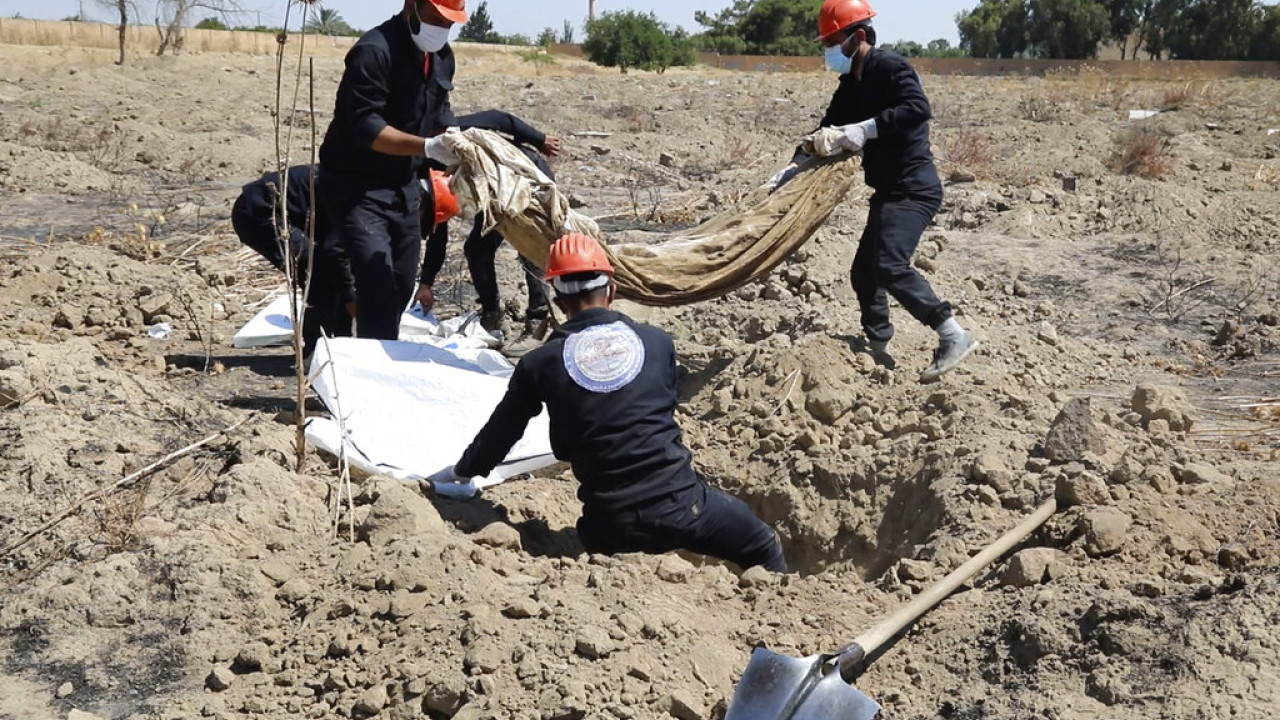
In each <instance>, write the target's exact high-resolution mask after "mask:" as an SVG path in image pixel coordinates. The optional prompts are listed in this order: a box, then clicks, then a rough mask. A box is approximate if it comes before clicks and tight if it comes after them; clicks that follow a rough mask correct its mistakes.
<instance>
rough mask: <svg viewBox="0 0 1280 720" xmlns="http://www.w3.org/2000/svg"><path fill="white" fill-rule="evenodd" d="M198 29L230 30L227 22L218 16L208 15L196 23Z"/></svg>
mask: <svg viewBox="0 0 1280 720" xmlns="http://www.w3.org/2000/svg"><path fill="white" fill-rule="evenodd" d="M196 29H197V30H230V29H231V28H229V27H227V24H226V23H224V22H222V21H221V20H219V19H218V18H216V17H207V18H205V19H203V20H201V21H200V22H198V23H196Z"/></svg>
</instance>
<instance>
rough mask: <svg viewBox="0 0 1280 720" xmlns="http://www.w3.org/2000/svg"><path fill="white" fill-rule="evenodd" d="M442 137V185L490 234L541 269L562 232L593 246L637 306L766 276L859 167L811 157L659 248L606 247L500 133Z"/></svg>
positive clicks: (821, 217) (715, 291)
mask: <svg viewBox="0 0 1280 720" xmlns="http://www.w3.org/2000/svg"><path fill="white" fill-rule="evenodd" d="M444 139H445V144H446V145H447V146H448V147H449V148H450V149H452V150H453V152H454V154H455V155H457V156H458V158H459V160H460V163H461V166H460V168H459V169H458V171H457V173H455V175H454V179H453V181H452V187H453V190H454V192H455V193H457V195H458V199H459V201H460V203H461V205H462V207H463V209H464V211H466V212H468V213H476V212H483V213H485V217H486V219H487V224H488V225H489V226H490V228H494V229H497V230H498V232H500V233H502V236H503V237H505V238H506V239H507V242H509V243H511V245H512V246H513V247H514V248H515V249H516V251H517V252H519V253H520V254H521V255H523V256H525V257H526V258H528V259H529V260H531V261H533V262H534V264H536V265H538V267H545V265H546V259H547V251H548V249H549V248H550V247H551V243H553V242H555V240H556V239H557V238H559V237H560V236H561V235H563V234H564V233H566V232H582V233H586V234H588V235H591V236H592V237H595V238H598V239H600V240H601V241H602V243H603V244H604V245H605V247H606V249H607V250H608V252H609V254H610V260H611V261H612V262H613V266H614V272H615V277H616V279H617V282H618V293H619V295H621V296H622V297H625V298H627V299H629V300H633V301H635V302H638V303H642V304H645V305H684V304H687V303H693V302H698V301H701V300H710V299H712V298H716V297H719V296H721V295H725V294H727V293H729V292H732V291H733V290H736V289H737V288H739V287H742V286H743V285H746V284H747V283H749V282H752V281H754V280H758V279H759V278H761V277H764V276H766V275H768V274H769V272H770V271H772V270H773V269H774V268H775V267H777V266H778V264H779V263H781V262H782V260H783V259H784V258H785V257H786V256H787V255H788V254H790V253H791V252H792V251H794V250H795V249H796V248H798V247H800V246H801V245H803V244H804V243H805V242H806V241H807V240H808V239H809V238H810V237H812V236H813V234H814V232H816V231H817V229H818V228H819V227H821V226H822V224H823V223H824V222H826V220H827V217H828V216H829V215H830V214H831V211H832V210H834V209H835V207H836V206H837V205H839V204H840V201H841V200H842V199H843V198H844V196H845V194H846V193H847V192H848V191H849V188H850V187H851V186H852V185H853V183H854V181H855V180H856V178H857V175H858V168H859V160H858V158H857V157H856V156H848V155H846V156H840V157H835V158H827V159H822V160H816V159H815V160H811V161H809V162H808V163H806V164H805V165H803V166H802V167H801V172H800V173H799V174H798V175H796V177H795V178H794V179H793V180H792V181H791V182H789V183H787V184H786V185H783V186H782V187H781V188H780V189H778V190H777V191H775V192H773V193H767V192H766V191H764V190H758V191H756V192H754V193H752V194H750V195H748V196H747V197H746V198H744V199H743V200H742V202H741V203H739V205H738V207H736V208H734V209H732V210H729V211H727V212H724V213H722V214H720V215H717V216H716V217H714V218H712V219H710V220H708V221H707V222H705V223H703V224H701V225H699V226H697V227H695V228H691V229H689V230H686V231H683V232H681V233H680V234H678V235H675V236H673V237H671V238H669V239H667V240H665V241H663V242H661V243H657V244H653V245H646V244H640V243H611V242H609V239H608V238H605V237H601V235H600V231H599V228H598V227H597V226H596V223H595V221H593V220H592V219H591V218H588V217H586V216H584V215H582V214H581V213H578V212H576V211H574V210H572V209H570V208H569V201H568V199H567V198H565V197H564V195H563V194H561V193H560V191H559V190H558V189H556V186H555V184H554V183H552V182H551V181H550V180H549V179H548V178H547V177H546V176H545V175H543V174H542V173H541V172H540V171H539V170H538V169H537V167H536V166H535V165H534V164H533V163H532V162H530V161H529V159H528V158H527V157H525V155H524V154H523V153H522V152H520V151H519V150H518V149H516V147H515V146H514V145H512V144H511V143H510V142H508V141H507V140H505V139H503V138H502V136H501V135H498V134H496V133H492V132H489V131H487V130H476V129H472V130H463V131H459V130H450V131H449V132H448V133H446V134H445V136H444Z"/></svg>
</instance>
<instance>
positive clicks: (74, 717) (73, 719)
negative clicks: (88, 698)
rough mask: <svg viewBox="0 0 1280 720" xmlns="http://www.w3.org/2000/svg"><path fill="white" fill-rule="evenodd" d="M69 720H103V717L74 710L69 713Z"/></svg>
mask: <svg viewBox="0 0 1280 720" xmlns="http://www.w3.org/2000/svg"><path fill="white" fill-rule="evenodd" d="M67 720H102V716H101V715H94V714H93V713H91V712H85V711H83V710H77V709H75V708H72V710H71V712H69V713H67Z"/></svg>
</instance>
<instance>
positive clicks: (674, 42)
mask: <svg viewBox="0 0 1280 720" xmlns="http://www.w3.org/2000/svg"><path fill="white" fill-rule="evenodd" d="M688 46H689V38H688V35H687V34H685V33H684V32H682V31H678V30H677V31H672V30H671V29H669V28H668V27H667V26H666V24H664V23H661V22H659V21H658V18H657V17H656V16H655V15H654V14H653V13H651V12H650V13H639V12H636V11H634V10H628V11H625V12H606V13H604V14H603V15H601V16H600V19H598V20H595V21H592V22H588V23H587V41H586V42H585V43H583V45H582V50H583V52H584V53H586V56H587V59H589V60H591V62H594V63H596V64H597V65H604V66H605V67H617V68H621V69H622V71H623V72H626V71H627V69H628V68H639V69H642V70H657V71H658V72H662V71H664V70H666V69H667V68H669V67H671V66H673V65H690V64H692V63H693V52H692V50H691V49H690V48H689V47H688Z"/></svg>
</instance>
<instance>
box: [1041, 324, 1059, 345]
mask: <svg viewBox="0 0 1280 720" xmlns="http://www.w3.org/2000/svg"><path fill="white" fill-rule="evenodd" d="M1036 339H1038V340H1039V341H1040V342H1042V343H1044V344H1045V345H1049V346H1052V347H1057V346H1058V329H1057V328H1055V327H1054V326H1053V325H1052V324H1051V323H1049V322H1048V321H1045V322H1042V323H1040V327H1039V328H1037V329H1036Z"/></svg>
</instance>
